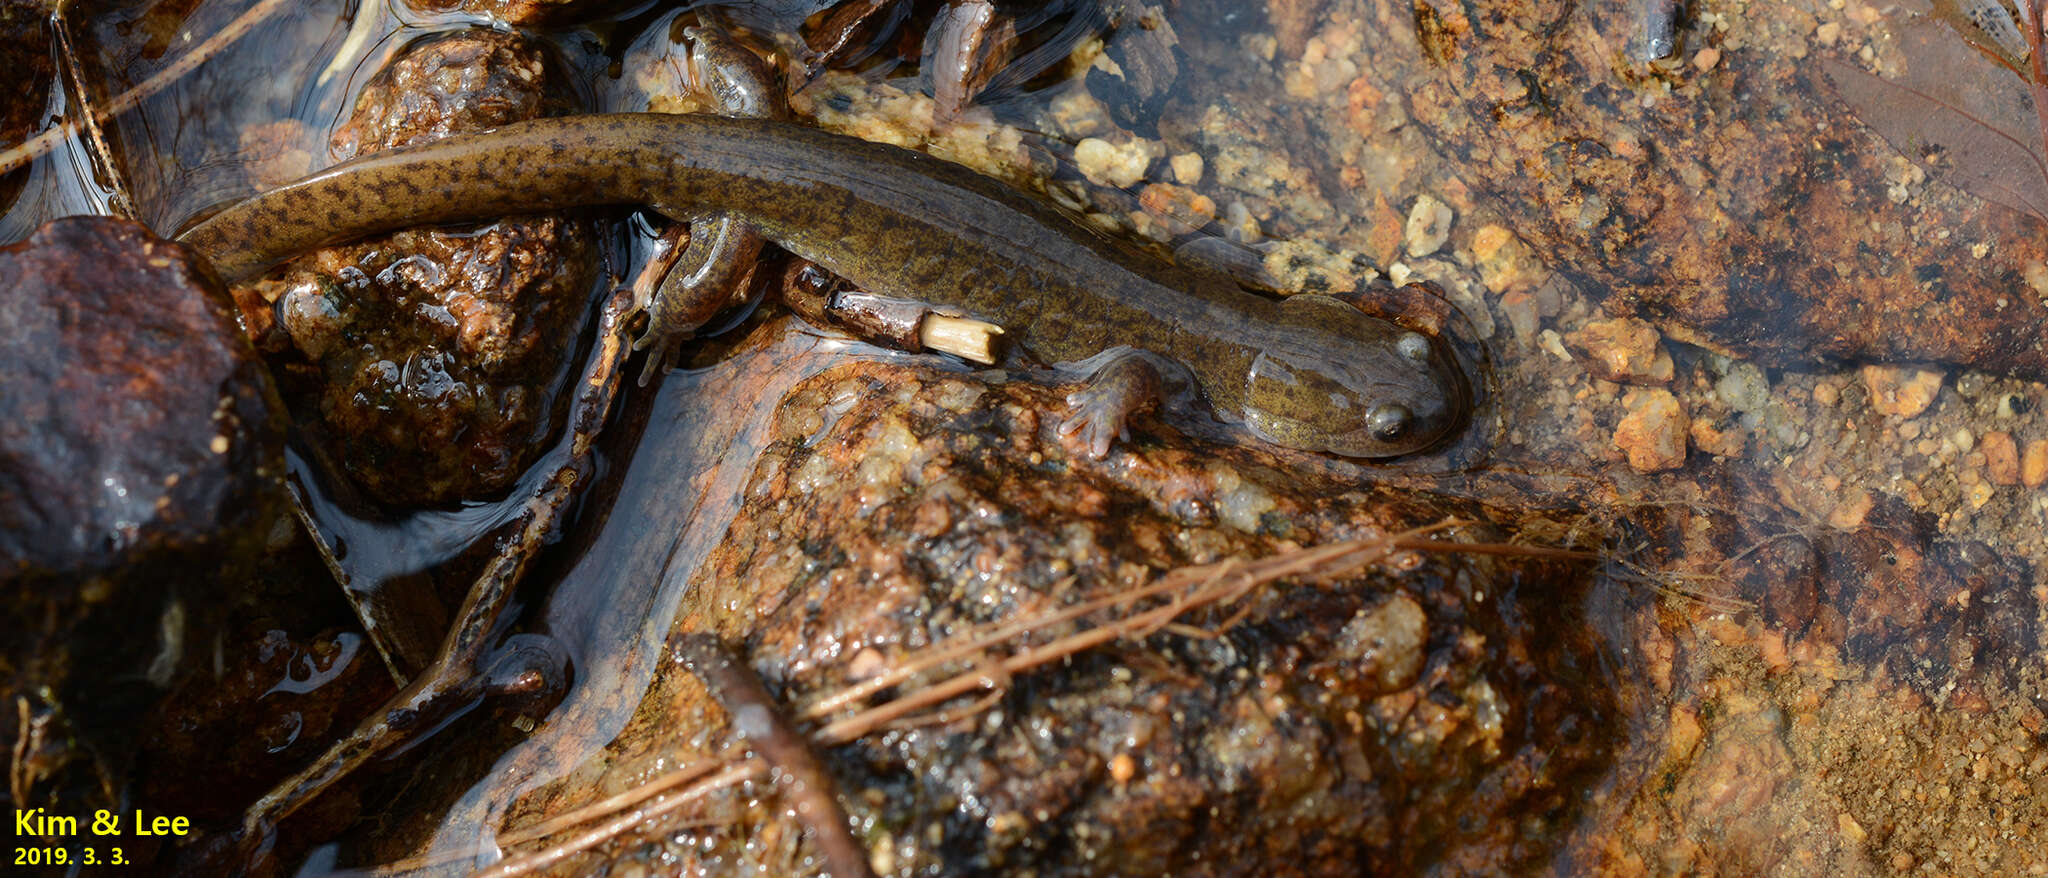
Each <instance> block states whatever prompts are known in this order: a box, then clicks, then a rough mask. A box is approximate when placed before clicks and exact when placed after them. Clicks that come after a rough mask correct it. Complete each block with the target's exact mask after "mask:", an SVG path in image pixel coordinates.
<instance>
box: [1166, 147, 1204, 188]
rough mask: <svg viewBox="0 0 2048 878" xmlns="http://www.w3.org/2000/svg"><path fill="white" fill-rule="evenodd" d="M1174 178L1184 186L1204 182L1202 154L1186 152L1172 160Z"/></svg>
mask: <svg viewBox="0 0 2048 878" xmlns="http://www.w3.org/2000/svg"><path fill="white" fill-rule="evenodd" d="M1172 165H1173V178H1174V179H1175V180H1179V181H1180V182H1181V185H1183V186H1193V185H1195V184H1196V183H1200V182H1202V156H1201V154H1200V153H1193V152H1184V153H1181V154H1180V155H1177V156H1174V157H1173V159H1172Z"/></svg>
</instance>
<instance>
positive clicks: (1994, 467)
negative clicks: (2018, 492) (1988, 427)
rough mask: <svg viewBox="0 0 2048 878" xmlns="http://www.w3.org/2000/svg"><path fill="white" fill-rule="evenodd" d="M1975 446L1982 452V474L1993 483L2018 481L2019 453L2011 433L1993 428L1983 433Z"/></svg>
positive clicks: (2001, 483)
mask: <svg viewBox="0 0 2048 878" xmlns="http://www.w3.org/2000/svg"><path fill="white" fill-rule="evenodd" d="M1977 448H1978V450H1979V451H1981V452H1983V454H1984V475H1985V477H1987V478H1989V479H1991V482H1992V484H1995V485H2017V484H2019V483H2020V453H2019V446H2018V444H2017V443H2014V442H2013V441H2012V434H2011V433H2007V432H2005V431H2004V430H1994V431H1992V432H1989V433H1986V434H1984V438H1983V439H1982V440H1981V441H1979V442H1978V444H1977Z"/></svg>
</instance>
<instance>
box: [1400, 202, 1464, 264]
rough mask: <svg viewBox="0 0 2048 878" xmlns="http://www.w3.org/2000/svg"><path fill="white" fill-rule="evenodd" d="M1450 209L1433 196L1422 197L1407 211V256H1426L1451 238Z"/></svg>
mask: <svg viewBox="0 0 2048 878" xmlns="http://www.w3.org/2000/svg"><path fill="white" fill-rule="evenodd" d="M1451 219H1452V214H1451V207H1450V205H1448V204H1445V203H1443V202H1441V201H1438V200H1436V198H1435V197H1434V196H1430V195H1422V196H1418V197H1417V198H1416V199H1415V206H1414V207H1412V208H1409V210H1408V226H1407V228H1406V230H1405V238H1406V240H1407V242H1408V255H1409V256H1428V255H1429V254H1431V253H1435V252H1436V251H1437V250H1438V249H1441V248H1442V247H1443V246H1444V242H1445V241H1447V240H1449V239H1450V237H1451Z"/></svg>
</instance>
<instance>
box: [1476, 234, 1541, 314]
mask: <svg viewBox="0 0 2048 878" xmlns="http://www.w3.org/2000/svg"><path fill="white" fill-rule="evenodd" d="M1472 263H1473V267H1474V268H1477V269H1479V282H1480V283H1482V284H1485V285H1486V288H1487V289H1488V290H1491V291H1493V292H1494V293H1497V294H1502V295H1503V297H1505V295H1506V294H1511V293H1521V292H1526V291H1528V290H1530V289H1533V288H1535V286H1536V284H1537V283H1538V282H1539V281H1541V280H1542V279H1543V275H1544V274H1545V272H1544V270H1543V269H1542V268H1541V266H1539V265H1537V264H1536V260H1535V257H1533V256H1532V255H1530V253H1529V248H1528V247H1527V246H1526V245H1524V244H1523V243H1522V242H1521V241H1520V240H1519V239H1517V238H1516V237H1515V233H1513V232H1510V231H1508V230H1507V229H1506V228H1505V227H1503V226H1500V225H1496V224H1490V223H1489V224H1487V225H1485V226H1481V227H1480V229H1479V231H1476V232H1473V233H1472Z"/></svg>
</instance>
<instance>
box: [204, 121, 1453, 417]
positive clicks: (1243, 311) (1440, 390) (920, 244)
mask: <svg viewBox="0 0 2048 878" xmlns="http://www.w3.org/2000/svg"><path fill="white" fill-rule="evenodd" d="M600 204H636V205H647V206H649V207H651V208H653V209H654V210H656V211H658V212H660V213H662V214H663V215H665V216H668V217H670V218H672V219H676V220H683V221H690V220H697V219H700V218H707V217H713V216H718V215H732V216H737V217H740V218H742V219H745V220H746V221H748V222H749V223H751V224H753V225H754V226H756V227H758V228H759V229H760V230H761V231H762V232H763V233H764V234H765V235H766V236H767V237H768V238H769V239H770V240H773V241H775V242H776V243H778V244H780V245H782V246H783V247H784V248H785V249H787V250H789V251H791V252H793V253H795V254H797V255H798V256H801V257H803V258H805V259H809V260H811V261H812V262H815V263H817V264H819V265H821V266H824V267H825V268H826V269H828V270H830V271H833V272H835V273H837V274H839V275H841V276H843V277H845V278H847V279H848V280H850V281H852V282H853V283H854V284H856V285H858V286H860V287H862V288H864V289H866V290H869V291H871V292H875V293H880V294H883V295H891V296H902V297H905V298H914V299H919V300H922V301H927V302H932V303H935V304H941V305H952V306H955V307H958V308H960V309H962V310H964V311H966V312H968V313H969V314H971V315H972V316H975V317H980V318H982V319H986V320H990V321H992V322H995V323H997V324H1000V325H1001V326H1003V327H1004V328H1005V329H1006V331H1007V332H1008V333H1009V337H1010V338H1012V339H1016V340H1020V341H1021V343H1022V345H1023V347H1024V348H1025V349H1026V350H1027V351H1028V352H1029V353H1031V354H1032V355H1034V356H1036V357H1038V358H1039V359H1041V360H1044V361H1046V362H1049V363H1064V362H1075V361H1079V360H1082V359H1086V358H1088V357H1091V356H1094V355H1096V354H1098V353H1101V352H1102V351H1104V350H1106V349H1110V348H1113V347H1117V346H1120V345H1122V346H1129V347H1132V348H1136V349H1138V350H1142V351H1149V352H1152V353H1156V354H1159V355H1161V356H1164V357H1167V358H1170V359H1172V360H1173V361H1176V362H1178V363H1181V364H1185V365H1186V366H1187V367H1188V369H1189V371H1190V373H1191V375H1192V377H1193V379H1194V382H1195V384H1196V385H1197V386H1198V387H1199V389H1200V390H1201V391H1202V393H1203V394H1204V395H1205V396H1206V397H1207V398H1208V400H1209V403H1210V405H1211V406H1212V407H1213V408H1214V410H1215V412H1216V414H1217V415H1218V416H1219V417H1221V418H1222V419H1224V420H1226V421H1231V422H1244V423H1246V424H1247V426H1249V427H1250V428H1251V429H1252V430H1253V432H1255V433H1257V434H1258V435H1260V436H1261V437H1263V438H1265V439H1267V440H1268V441H1272V442H1274V443H1276V444H1280V445H1285V446H1289V447H1294V448H1301V449H1305V450H1311V451H1321V452H1330V453H1334V454H1340V455H1345V456H1350V457H1392V456H1396V455H1401V454H1407V453H1410V452H1414V451H1419V450H1422V449H1425V448H1427V447H1429V446H1431V445H1433V444H1435V443H1436V442H1437V441H1438V440H1440V439H1442V438H1443V437H1444V436H1446V435H1447V434H1449V433H1450V432H1451V431H1452V430H1453V429H1455V428H1456V427H1457V426H1458V425H1459V424H1460V422H1461V421H1462V419H1463V417H1464V414H1465V410H1466V407H1467V405H1466V398H1465V391H1464V388H1465V387H1467V386H1468V385H1467V384H1466V383H1465V382H1464V380H1463V378H1462V376H1461V375H1460V373H1459V372H1458V370H1457V368H1456V367H1455V366H1454V365H1452V361H1451V359H1450V357H1449V356H1448V355H1447V354H1446V353H1445V351H1444V350H1443V347H1442V346H1441V345H1440V344H1438V343H1436V342H1434V341H1432V340H1430V339H1427V338H1426V337H1423V336H1421V335H1418V334H1415V333H1412V332H1409V331H1407V330H1405V329H1402V328H1401V327H1399V326H1396V325H1395V324H1392V323H1389V322H1386V321H1383V320H1379V319H1376V318H1372V317H1368V316H1366V315H1365V314H1363V313H1362V312H1359V311H1357V310H1356V309H1351V308H1348V307H1345V306H1342V305H1341V304H1340V303H1337V302H1335V301H1334V300H1331V299H1328V298H1325V297H1321V296H1296V297H1293V298H1291V299H1288V300H1284V301H1278V302H1276V301H1273V300H1271V299H1267V298H1264V297H1261V296H1257V295H1254V294H1251V293H1248V292H1246V291H1244V290H1243V289H1242V288H1240V287H1238V286H1237V285H1236V284H1234V283H1232V282H1230V281H1229V280H1228V279H1226V278H1224V277H1222V276H1221V275H1216V274H1212V273H1208V272H1204V271H1196V270H1193V269H1190V268H1185V267H1177V266H1172V265H1168V264H1165V263H1163V262H1159V261H1158V260H1155V259H1152V258H1150V257H1148V256H1146V255H1144V254H1141V253H1139V252H1137V251H1135V250H1133V249H1130V248H1127V247H1125V246H1123V245H1120V244H1118V243H1116V242H1113V241H1110V240H1108V239H1105V238H1103V237H1101V236H1099V235H1095V234H1093V233H1091V232H1089V231H1087V230H1085V229H1083V228H1081V227H1079V226H1077V225H1076V224H1075V223H1073V222H1072V221H1071V220H1069V219H1067V218H1066V217H1065V216H1063V215H1061V214H1060V213H1058V212H1057V211H1055V210H1052V209H1051V208H1048V207H1045V206H1043V205H1040V204H1038V203H1036V202H1034V201H1032V200H1030V199H1029V198H1027V197H1025V196H1023V195H1021V194H1019V193H1017V192H1015V191H1013V190H1011V189H1009V188H1007V187H1005V186H1004V185H1003V184H1001V183H999V182H996V181H995V180H992V179H990V178H987V177H984V176H982V175H979V174H976V173H974V172H973V171H971V170H968V169H966V168H963V167H960V166H958V165H953V164H949V163H947V162H944V161H941V160H939V159H934V158H931V157H929V156H926V155H923V154H920V153H915V152H911V151H908V150H904V149H900V148H897V147H893V146H888V145H884V144H875V143H868V142H865V141H861V140H856V139H852V138H848V137H843V136H840V135H836V134H831V133H827V132H823V131H818V130H814V129H810V128H804V127H800V126H795V125H790V124H786V123H779V122H773V121H763V120H749V119H722V118H714V117H705V116H675V115H662V114H650V115H636V114H621V115H592V116H580V117H568V118H555V119H542V120H535V121H532V122H524V123H519V124H514V125H508V126H505V127H503V128H499V129H497V130H495V131H491V132H487V133H483V134H476V135H464V136H457V137H450V138H447V139H444V140H439V141H435V142H434V143H431V144H425V145H422V146H419V147H413V148H407V149H398V150H392V151H389V152H383V153H379V154H377V155H373V156H368V157H365V158H362V159H359V160H356V161H353V162H349V163H346V164H343V165H338V166H336V167H334V168H330V169H328V170H326V171H322V172H320V173H318V174H315V175H313V176H311V177H308V178H306V179H304V180H301V181H299V182H296V183H292V184H289V185H286V186H283V187H280V188H278V189H275V190H272V191H270V192H267V193H265V194H263V195H260V196H258V197H256V198H253V199H250V200H249V201H246V202H244V203H242V204H239V205H236V206H234V207H231V208H229V209H228V210H226V211H224V212H222V213H220V214H217V215H215V216H214V217H212V218H211V219H209V220H207V221H206V222H204V223H202V224H200V225H199V226H197V227H195V228H193V229H191V230H190V231H189V232H187V233H186V234H185V235H184V240H185V241H186V242H187V243H190V244H192V245H193V246H195V247H197V248H198V249H199V250H200V251H201V252H202V253H205V254H206V255H207V256H208V257H209V258H211V259H212V260H213V263H214V266H215V267H216V268H217V269H218V270H219V271H220V273H221V274H222V275H224V276H225V277H227V278H228V279H229V280H230V281H238V280H245V279H248V278H250V277H252V276H254V275H256V274H257V273H259V272H261V271H262V270H263V269H265V268H267V267H269V266H271V265H273V264H275V263H277V262H280V261H282V260H284V259H286V258H289V257H291V256H294V255H296V254H299V253H302V252H305V251H307V250H310V249H313V248H316V247H321V246H325V245H328V244H333V243H337V242H340V241H345V240H348V239H351V238H355V237H360V236H362V235H368V234H372V233H375V232H383V231H388V230H391V229H394V228H400V227H405V226H414V225H420V224H426V223H440V222H455V221H459V220H472V219H477V218H479V217H491V216H499V215H504V214H511V213H530V212H535V211H542V210H552V209H558V208H567V207H578V206H587V205H600Z"/></svg>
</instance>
